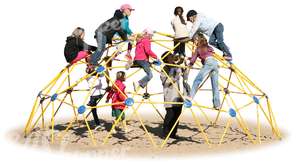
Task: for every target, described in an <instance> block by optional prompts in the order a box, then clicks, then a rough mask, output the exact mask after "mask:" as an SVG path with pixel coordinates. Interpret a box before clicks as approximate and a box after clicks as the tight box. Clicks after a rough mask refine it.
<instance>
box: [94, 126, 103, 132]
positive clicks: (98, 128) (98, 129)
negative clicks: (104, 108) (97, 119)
mask: <svg viewBox="0 0 300 165" xmlns="http://www.w3.org/2000/svg"><path fill="white" fill-rule="evenodd" d="M94 130H95V131H100V130H102V126H101V125H98V126H96V128H95V129H94Z"/></svg>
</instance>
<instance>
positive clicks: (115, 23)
mask: <svg viewBox="0 0 300 165" xmlns="http://www.w3.org/2000/svg"><path fill="white" fill-rule="evenodd" d="M123 18H124V15H123V13H122V12H121V11H120V10H116V11H115V14H114V16H113V17H112V18H111V19H109V20H107V21H105V22H104V23H102V24H101V25H100V26H99V27H98V28H97V30H96V31H95V38H96V37H97V34H98V33H102V34H104V35H105V36H106V40H107V43H108V44H111V43H112V38H113V36H114V35H115V34H116V33H118V34H119V36H120V37H121V38H122V40H124V41H126V40H127V39H128V38H127V34H126V32H125V31H124V30H123V29H122V27H121V19H123Z"/></svg>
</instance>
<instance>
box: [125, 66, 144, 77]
mask: <svg viewBox="0 0 300 165" xmlns="http://www.w3.org/2000/svg"><path fill="white" fill-rule="evenodd" d="M140 70H142V68H139V69H137V70H136V71H134V72H133V73H131V74H129V75H128V76H126V78H127V79H129V78H130V77H131V76H133V75H134V74H136V73H137V72H139V71H140Z"/></svg>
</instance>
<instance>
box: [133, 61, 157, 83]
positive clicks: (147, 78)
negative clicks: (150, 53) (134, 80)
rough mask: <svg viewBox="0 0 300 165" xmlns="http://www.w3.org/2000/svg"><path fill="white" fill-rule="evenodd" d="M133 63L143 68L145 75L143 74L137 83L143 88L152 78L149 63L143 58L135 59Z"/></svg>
mask: <svg viewBox="0 0 300 165" xmlns="http://www.w3.org/2000/svg"><path fill="white" fill-rule="evenodd" d="M134 64H136V65H138V66H140V67H142V68H143V70H144V71H145V72H146V76H144V77H143V78H142V79H141V80H139V81H138V82H139V85H140V86H141V87H142V88H145V87H146V85H147V84H148V82H149V81H150V80H151V79H152V77H153V75H152V72H151V69H150V63H149V62H148V61H145V60H135V61H134Z"/></svg>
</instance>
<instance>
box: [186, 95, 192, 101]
mask: <svg viewBox="0 0 300 165" xmlns="http://www.w3.org/2000/svg"><path fill="white" fill-rule="evenodd" d="M184 99H185V100H188V101H192V100H193V98H192V97H190V96H185V97H184Z"/></svg>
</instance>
